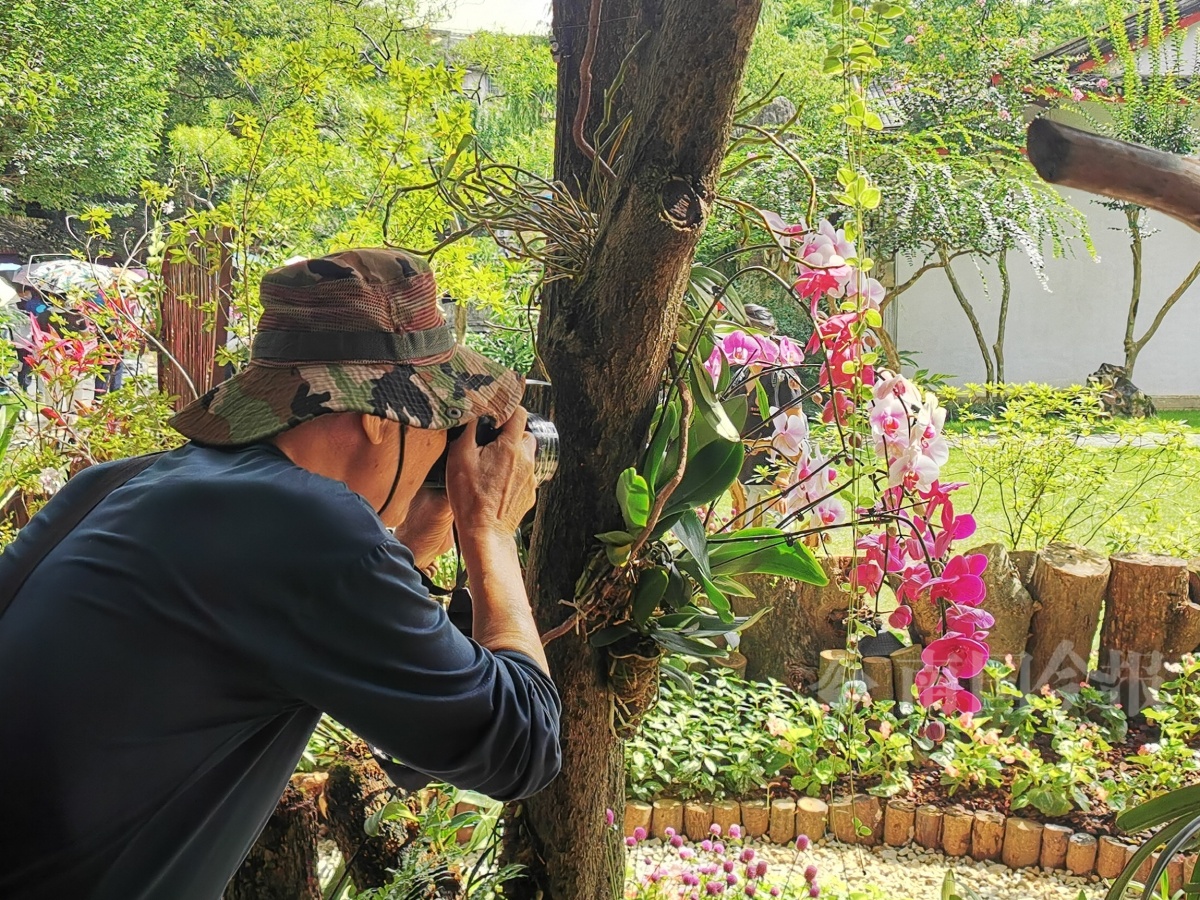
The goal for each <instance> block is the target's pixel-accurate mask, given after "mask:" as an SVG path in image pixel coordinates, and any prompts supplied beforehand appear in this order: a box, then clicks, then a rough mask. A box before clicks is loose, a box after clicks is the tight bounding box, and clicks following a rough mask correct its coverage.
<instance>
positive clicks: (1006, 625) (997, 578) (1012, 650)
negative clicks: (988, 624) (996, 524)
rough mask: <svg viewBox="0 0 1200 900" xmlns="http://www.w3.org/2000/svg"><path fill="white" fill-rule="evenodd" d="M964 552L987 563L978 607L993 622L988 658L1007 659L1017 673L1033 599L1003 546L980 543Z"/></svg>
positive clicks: (1026, 640)
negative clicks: (979, 555) (985, 591)
mask: <svg viewBox="0 0 1200 900" xmlns="http://www.w3.org/2000/svg"><path fill="white" fill-rule="evenodd" d="M967 552H968V553H972V554H975V553H978V554H981V555H983V556H986V557H987V561H988V563H987V568H986V569H984V571H983V583H984V586H985V587H986V588H987V595H986V596H985V597H984V600H983V607H982V608H983V609H984V610H985V611H987V612H989V613H991V615H992V617H993V618H994V619H995V620H996V624H995V625H993V626H992V629H991V630H990V631H989V632H988V639H987V643H988V648H989V650H990V655H991V658H992V659H997V660H1001V661H1003V660H1005V659H1007V658H1011V659H1012V661H1013V666H1014V667H1015V669H1016V671H1017V672H1020V671H1021V667H1022V661H1023V659H1024V657H1025V652H1026V645H1027V644H1028V641H1029V627H1030V622H1031V620H1032V619H1033V610H1034V602H1033V597H1031V596H1030V595H1029V591H1027V590H1026V589H1025V583H1024V582H1023V581H1022V580H1021V574H1020V572H1019V571H1018V569H1017V566H1016V565H1015V564H1014V563H1013V561H1012V559H1011V558H1010V557H1009V553H1008V548H1007V547H1005V546H1004V545H1003V544H999V543H993V544H984V545H983V546H981V547H976V548H975V549H974V550H968V551H967Z"/></svg>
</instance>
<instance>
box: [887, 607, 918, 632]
mask: <svg viewBox="0 0 1200 900" xmlns="http://www.w3.org/2000/svg"><path fill="white" fill-rule="evenodd" d="M912 619H913V614H912V608H911V607H909V606H907V605H901V606H897V607H896V608H895V609H894V610H892V614H891V615H890V616H888V625H890V626H891V627H892V628H895V629H896V630H897V631H903V630H904V629H905V628H907V627H908V626H909V625H911V624H912Z"/></svg>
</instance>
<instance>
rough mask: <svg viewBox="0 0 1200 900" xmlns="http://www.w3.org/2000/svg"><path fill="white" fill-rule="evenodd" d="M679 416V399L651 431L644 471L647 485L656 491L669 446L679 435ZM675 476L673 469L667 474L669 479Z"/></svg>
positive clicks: (668, 407) (668, 406)
mask: <svg viewBox="0 0 1200 900" xmlns="http://www.w3.org/2000/svg"><path fill="white" fill-rule="evenodd" d="M679 416H680V401H679V398H678V397H676V398H674V399H673V400H672V401H671V402H670V403H668V404H667V405H666V406H665V407H663V409H662V413H661V415H659V417H658V421H657V422H656V423H655V424H654V428H653V429H652V430H651V436H650V445H649V446H648V447H647V448H646V457H645V462H644V463H643V465H642V470H643V471H644V472H645V474H646V483H647V484H649V485H653V486H654V487H655V489H657V488H658V487H659V484H658V475H659V472H661V471H662V464H663V459H664V457H665V456H666V453H667V445H668V444H669V443H670V441H671V440H672V439H674V438H676V437H678V434H679ZM674 474H675V470H674V469H672V470H671V472H670V473H668V474H667V477H668V478H669V477H670V476H671V475H674Z"/></svg>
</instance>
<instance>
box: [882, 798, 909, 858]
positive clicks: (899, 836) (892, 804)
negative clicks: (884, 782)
mask: <svg viewBox="0 0 1200 900" xmlns="http://www.w3.org/2000/svg"><path fill="white" fill-rule="evenodd" d="M916 815H917V805H916V804H915V803H913V802H912V801H911V800H905V799H903V798H901V797H893V798H892V799H891V800H889V801H888V804H887V808H886V809H885V810H884V813H883V842H884V843H885V844H887V845H888V846H889V847H904V846H906V845H907V844H908V842H909V841H911V840H912V838H913V822H914V820H915V819H916Z"/></svg>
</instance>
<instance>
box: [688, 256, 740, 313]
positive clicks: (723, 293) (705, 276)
mask: <svg viewBox="0 0 1200 900" xmlns="http://www.w3.org/2000/svg"><path fill="white" fill-rule="evenodd" d="M687 289H688V293H689V294H691V296H692V299H693V300H695V301H696V306H697V307H699V309H700V311H701V313H704V312H706V311H707V310H708V308H709V307H710V306H711V305H712V303H713V300H714V299H716V298H718V297H719V299H720V301H721V303H723V304H724V305H725V308H726V309H728V310H729V311H730V312H732V313H733V314H734V317H735V318H736V319H737V320H738V321H745V319H746V307H745V306H744V304H743V303H742V299H741V297H739V296H738V293H737V291H736V290H734V289H733V287H731V286H730V284H729V279H728V278H727V277H726V276H725V275H724V274H723V273H721V272H718V271H717V270H716V269H712V268H709V267H708V266H701V265H693V266H692V271H691V277H690V278H689V279H688V288H687Z"/></svg>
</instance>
